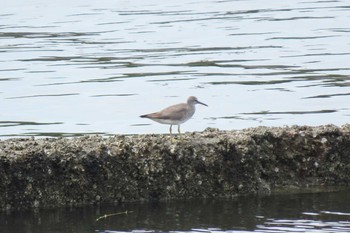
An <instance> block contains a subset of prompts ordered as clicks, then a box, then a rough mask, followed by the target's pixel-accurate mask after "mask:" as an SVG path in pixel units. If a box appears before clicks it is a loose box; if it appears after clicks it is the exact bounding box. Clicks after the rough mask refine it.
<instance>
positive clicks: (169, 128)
mask: <svg viewBox="0 0 350 233" xmlns="http://www.w3.org/2000/svg"><path fill="white" fill-rule="evenodd" d="M172 126H173V125H170V128H169V131H170V135H172V132H171V127H172Z"/></svg>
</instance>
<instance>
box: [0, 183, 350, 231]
mask: <svg viewBox="0 0 350 233" xmlns="http://www.w3.org/2000/svg"><path fill="white" fill-rule="evenodd" d="M349 197H350V189H344V190H339V191H330V192H307V193H303V194H292V193H290V194H273V195H271V196H268V197H254V196H250V197H240V198H237V199H234V200H190V201H169V202H157V203H155V202H153V203H130V204H115V205H101V206H95V207H79V208H57V209H40V210H29V211H14V212H8V213H5V212H3V213H0V232H1V233H23V232H35V233H41V232H53V233H68V232H75V233H80V232H81V233H83V232H120V231H123V232H134V233H135V232H139V231H140V232H145V231H152V232H153V231H155V232H173V231H175V232H203V231H204V232H215V233H220V232H226V233H227V232H239V231H244V232H257V231H258V232H300V231H302V232H316V231H317V232H323V233H324V232H349V231H350V198H349ZM125 211H128V212H129V213H128V214H120V215H115V216H110V217H107V218H102V219H100V220H98V221H96V219H98V218H99V217H101V216H103V215H106V214H107V215H108V214H115V213H121V212H125Z"/></svg>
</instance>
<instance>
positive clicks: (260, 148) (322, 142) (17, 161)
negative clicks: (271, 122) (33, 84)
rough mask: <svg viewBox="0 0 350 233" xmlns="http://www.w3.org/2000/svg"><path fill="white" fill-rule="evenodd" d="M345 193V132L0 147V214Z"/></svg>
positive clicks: (349, 160)
mask: <svg viewBox="0 0 350 233" xmlns="http://www.w3.org/2000/svg"><path fill="white" fill-rule="evenodd" d="M349 184H350V125H344V126H342V127H336V126H333V125H326V126H319V127H307V126H292V127H282V128H279V127H272V128H271V127H258V128H250V129H246V130H240V131H219V130H217V129H207V130H205V131H204V132H200V133H186V134H182V135H176V136H173V137H171V136H169V135H134V136H126V135H116V136H113V137H101V136H84V137H77V138H40V139H34V138H16V139H8V140H3V141H0V190H1V191H0V208H1V209H2V210H6V209H23V208H31V207H57V206H71V205H73V206H76V205H86V204H98V203H101V202H109V203H110V202H120V201H144V200H146V201H148V200H164V199H189V198H232V197H236V196H237V195H247V194H257V195H269V194H270V193H271V192H272V191H273V190H275V189H280V188H295V187H309V186H326V185H327V186H328V185H336V186H346V185H349Z"/></svg>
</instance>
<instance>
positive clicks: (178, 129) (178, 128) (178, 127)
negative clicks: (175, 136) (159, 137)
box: [177, 125, 181, 134]
mask: <svg viewBox="0 0 350 233" xmlns="http://www.w3.org/2000/svg"><path fill="white" fill-rule="evenodd" d="M177 131H178V132H179V134H180V133H181V132H180V125H177Z"/></svg>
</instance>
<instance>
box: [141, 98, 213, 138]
mask: <svg viewBox="0 0 350 233" xmlns="http://www.w3.org/2000/svg"><path fill="white" fill-rule="evenodd" d="M196 104H202V105H204V106H207V107H208V105H206V104H205V103H202V102H200V101H198V99H197V98H196V97H194V96H190V97H188V99H187V103H181V104H175V105H172V106H169V107H167V108H165V109H163V110H161V111H159V112H154V113H150V114H145V115H141V116H140V117H142V118H148V119H151V120H153V121H156V122H158V123H161V124H167V125H170V128H169V131H170V134H172V129H171V128H172V126H173V125H177V130H178V132H179V133H181V132H180V125H181V124H182V123H184V122H186V121H188V120H189V119H190V118H191V117H192V116H193V114H194V113H195V111H196V106H195V105H196Z"/></svg>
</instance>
